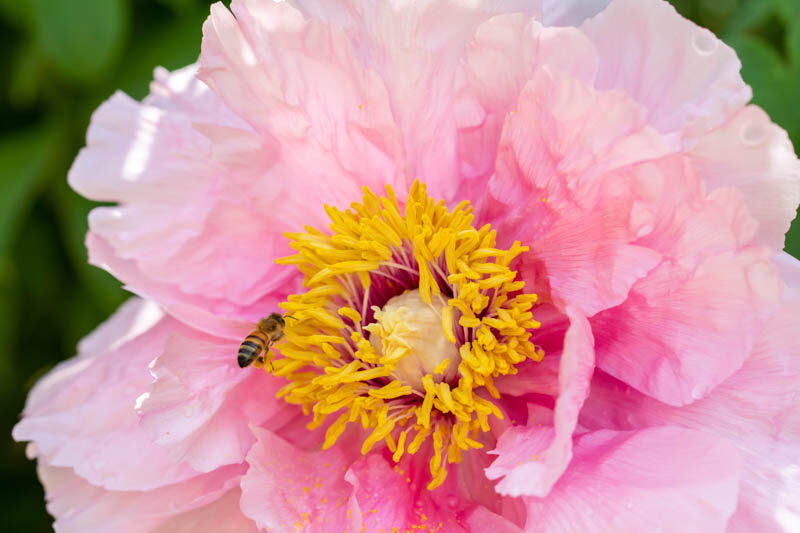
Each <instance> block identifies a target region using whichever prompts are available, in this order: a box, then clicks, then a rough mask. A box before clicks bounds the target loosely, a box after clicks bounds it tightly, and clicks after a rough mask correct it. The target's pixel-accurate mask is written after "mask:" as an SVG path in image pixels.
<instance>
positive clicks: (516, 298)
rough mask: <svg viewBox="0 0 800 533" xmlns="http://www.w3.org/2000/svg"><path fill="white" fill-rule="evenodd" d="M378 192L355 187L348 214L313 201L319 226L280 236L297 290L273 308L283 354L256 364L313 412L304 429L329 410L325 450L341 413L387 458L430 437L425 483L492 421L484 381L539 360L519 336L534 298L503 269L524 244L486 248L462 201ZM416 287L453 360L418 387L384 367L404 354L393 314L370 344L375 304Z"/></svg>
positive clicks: (526, 329) (420, 191)
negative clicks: (324, 226)
mask: <svg viewBox="0 0 800 533" xmlns="http://www.w3.org/2000/svg"><path fill="white" fill-rule="evenodd" d="M386 192H387V195H386V197H380V198H379V197H377V196H376V195H375V194H373V193H372V192H371V191H369V190H368V189H365V192H364V197H363V202H362V203H361V204H357V203H354V204H352V205H351V209H350V210H347V211H340V210H339V209H336V208H334V207H327V206H326V211H327V213H328V215H329V217H330V218H331V220H332V223H331V225H330V230H331V233H330V234H328V233H326V232H322V231H319V230H316V229H314V228H310V227H306V228H305V230H306V232H305V233H296V234H288V235H287V236H288V237H289V238H290V239H292V248H294V249H295V250H297V254H296V255H293V256H291V257H287V258H284V259H281V260H279V262H281V263H283V264H293V265H296V266H297V267H298V268H299V269H300V270H301V271H302V272H303V274H304V275H305V281H304V284H305V286H306V287H307V288H308V291H307V292H305V293H303V294H298V295H293V296H290V297H289V299H288V302H286V303H284V304H282V307H283V308H284V309H285V310H286V311H287V312H288V313H290V314H291V315H292V316H293V317H294V319H295V320H292V321H287V324H286V342H285V343H283V344H281V345H280V346H279V350H280V353H281V354H282V355H283V358H281V359H278V360H276V361H275V362H274V367H273V365H271V364H269V361H268V362H267V363H268V364H267V365H266V368H267V369H268V370H270V369H272V370H273V372H274V374H275V375H277V376H282V377H285V378H286V379H288V380H289V384H287V385H286V386H285V387H283V388H282V389H281V391H280V392H279V396H281V397H284V398H285V399H286V401H287V402H289V403H292V404H296V405H301V406H303V410H304V411H305V412H306V414H311V413H313V420H312V421H311V422H310V423H309V427H310V428H316V427H319V426H321V425H322V424H323V423H324V422H325V421H326V419H327V417H328V416H330V415H334V414H337V413H338V417H337V418H336V420H335V421H334V422H333V423H332V424H330V425H329V426H328V429H327V432H326V436H325V445H324V446H325V447H326V448H327V447H329V446H331V445H333V444H334V442H335V441H336V439H337V438H338V437H339V436H340V435H341V434H342V432H343V431H344V430H345V427H346V426H347V424H348V423H350V422H360V424H361V425H362V427H363V428H364V429H365V430H371V433H370V434H369V436H367V438H366V440H365V441H364V444H363V447H362V453H365V454H366V453H367V452H368V451H369V450H370V449H371V448H372V447H373V446H374V445H375V444H377V443H379V442H381V441H383V442H385V443H386V445H387V446H388V447H389V449H390V450H391V451H392V452H393V454H394V455H393V457H394V460H395V461H400V459H401V457H402V456H403V454H405V453H408V454H414V453H416V452H417V451H418V450H419V449H420V448H421V447H422V446H423V445H425V444H426V442H427V441H428V440H429V437H430V441H432V453H431V458H430V471H431V475H432V480H431V481H430V483H429V485H428V488H429V489H433V488H435V487H437V486H439V485H440V484H441V483H442V482H443V481H444V479H445V477H446V476H447V468H446V465H447V464H448V463H457V462H460V460H461V453H462V451H466V450H469V449H471V448H481V447H482V443H481V442H479V440H478V439H479V438H480V437H479V435H480V432H481V431H484V432H485V431H488V430H489V417H490V415H494V416H496V417H498V418H502V417H503V415H502V413H501V411H500V410H499V409H498V407H497V406H496V405H495V404H494V403H493V402H492V401H491V399H489V398H488V396H491V397H494V398H499V393H498V391H497V389H496V388H495V386H494V383H493V378H495V377H498V376H503V375H508V374H515V373H516V371H517V370H516V368H515V365H516V364H518V363H521V362H523V361H525V360H526V359H532V360H535V361H539V360H541V358H542V356H543V353H542V351H541V350H540V349H538V348H537V347H536V346H535V345H534V344H533V343H532V342H531V340H530V337H531V332H530V330H531V329H535V328H537V327H539V323H538V322H536V321H535V320H534V319H533V317H532V314H531V308H532V306H533V304H534V303H535V302H536V295H535V294H524V293H522V292H521V290H522V288H523V286H524V282H522V281H518V280H516V272H515V271H512V270H511V269H510V268H509V265H510V264H511V261H512V260H513V259H514V258H515V257H516V256H518V255H519V254H520V253H522V252H524V251H526V250H527V248H526V247H524V246H521V245H520V243H519V242H515V243H514V244H513V245H512V246H511V248H510V249H509V250H500V249H497V248H495V232H494V231H493V230H492V229H491V228H490V227H489V226H488V225H486V226H484V227H482V228H480V229H475V228H473V227H472V225H471V224H472V221H473V215H472V208H471V207H470V206H469V203H468V202H462V203H460V204H459V205H458V206H456V207H455V208H454V209H452V210H450V209H448V208H447V206H445V204H444V202H441V201H440V202H438V203H435V202H434V200H433V199H431V198H429V197H428V195H427V193H426V190H425V186H424V185H423V184H421V183H419V182H415V183H414V184H413V186H412V188H411V192H410V194H409V197H408V200H407V202H406V203H405V210H404V213H402V214H401V209H400V206H399V204H398V201H397V199H396V197H395V195H394V192H393V191H392V189H391V188H390V187H388V186H387V187H386ZM415 289H418V290H419V297H420V298H421V299H422V301H423V302H425V303H426V304H428V305H433V306H435V308H436V309H437V313H439V314H441V319H442V330H443V334H444V335H445V336H446V338H447V339H448V340H449V341H450V342H452V343H454V344H455V345H456V347H457V349H458V353H459V354H460V357H461V362H460V363H459V364H458V372H457V375H456V376H452V375H447V373H445V369H447V368H448V366H449V365H450V363H451V361H450V360H449V359H445V360H444V361H442V362H441V364H438V365H437V367H436V369H435V371H434V372H433V373H429V374H426V375H424V376H423V377H422V387H417V388H415V387H413V386H412V385H411V384H409V383H405V382H404V381H403V380H402V376H401V373H399V372H397V371H396V370H397V368H396V367H397V365H398V363H399V361H401V360H402V359H403V358H404V357H408V356H409V351H408V348H407V346H406V345H404V343H403V341H402V335H403V331H404V325H403V324H401V323H395V322H396V321H395V322H391V323H390V322H387V321H385V320H384V321H383V323H382V324H381V326H380V327H381V328H384V329H385V328H390V329H391V331H389V332H386V331H384V332H383V333H384V334H385V335H393V336H394V337H393V338H394V341H393V342H390V343H386V342H384V343H383V346H384V347H385V348H384V349H385V353H382V352H383V351H384V350H380V351H379V350H376V348H375V346H374V345H373V344H372V343H370V341H369V337H370V334H371V332H373V331H376V325H375V324H376V323H375V318H376V314H380V312H381V311H380V307H381V306H382V305H383V304H385V303H386V301H387V300H388V299H389V298H390V297H392V296H396V295H399V294H401V293H403V292H405V291H409V290H415ZM436 304H438V305H436ZM378 345H379V346H380V344H378ZM386 347H388V349H387V348H386ZM484 391H485V392H484ZM487 393H488V394H487Z"/></svg>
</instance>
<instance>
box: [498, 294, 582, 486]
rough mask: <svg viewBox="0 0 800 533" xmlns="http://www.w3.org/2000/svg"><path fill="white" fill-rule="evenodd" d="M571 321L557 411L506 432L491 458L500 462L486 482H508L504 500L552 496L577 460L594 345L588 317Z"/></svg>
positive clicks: (533, 413)
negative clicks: (576, 437)
mask: <svg viewBox="0 0 800 533" xmlns="http://www.w3.org/2000/svg"><path fill="white" fill-rule="evenodd" d="M567 316H568V317H569V319H570V327H569V329H568V330H567V332H566V334H565V336H564V351H563V352H562V354H561V358H560V368H559V375H558V383H559V394H558V398H557V399H556V402H555V410H554V411H553V412H552V413H551V412H550V411H549V409H545V408H542V407H538V406H535V407H533V408H532V409H531V410H530V412H529V416H528V425H527V427H522V426H515V427H512V428H510V429H508V430H506V432H505V433H503V434H502V435H501V436H500V439H499V440H498V442H497V448H496V449H495V450H493V451H492V452H490V453H492V454H495V455H497V456H498V457H497V459H495V461H494V462H493V463H492V465H491V466H490V467H489V468H487V469H486V477H488V478H489V479H498V478H501V477H502V478H503V479H502V480H501V481H500V482H499V483H498V484H497V486H496V490H497V491H498V492H499V493H500V494H503V495H508V496H522V495H537V496H545V495H547V493H548V492H549V491H550V489H551V488H552V487H553V484H554V483H555V482H556V481H557V480H558V478H559V476H561V474H562V473H563V472H564V470H565V469H566V468H567V465H568V464H569V462H570V458H571V457H572V434H573V432H574V431H575V427H576V425H577V422H578V413H579V411H580V409H581V406H582V405H583V401H584V399H585V398H586V396H587V395H588V393H589V381H590V380H591V377H592V372H593V370H594V349H593V345H594V340H593V338H592V330H591V328H590V327H589V322H588V321H587V320H586V317H584V316H583V315H582V314H581V313H580V312H579V311H577V310H575V309H572V308H567ZM531 392H535V391H531Z"/></svg>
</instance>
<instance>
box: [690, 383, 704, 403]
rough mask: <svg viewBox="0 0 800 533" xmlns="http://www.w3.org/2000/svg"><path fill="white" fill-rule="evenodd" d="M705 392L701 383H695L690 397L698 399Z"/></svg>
mask: <svg viewBox="0 0 800 533" xmlns="http://www.w3.org/2000/svg"><path fill="white" fill-rule="evenodd" d="M705 394H706V389H705V387H703V386H702V385H695V387H694V388H693V389H692V398H694V399H695V400H699V399H700V398H702V397H703V396H705Z"/></svg>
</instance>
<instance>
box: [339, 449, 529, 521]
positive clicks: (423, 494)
mask: <svg viewBox="0 0 800 533" xmlns="http://www.w3.org/2000/svg"><path fill="white" fill-rule="evenodd" d="M479 463H480V461H479V460H478V461H476V457H475V456H474V454H471V455H468V456H466V457H464V462H462V463H461V464H459V465H453V466H451V467H450V473H449V474H448V476H447V479H446V480H445V482H444V484H443V485H441V486H440V487H438V488H437V489H436V490H435V491H428V490H426V489H425V485H426V484H427V482H428V480H429V477H430V474H429V473H428V465H427V461H426V460H425V459H424V458H423V457H418V458H417V457H415V458H414V459H413V460H411V461H409V460H408V459H407V458H406V459H404V460H403V461H401V462H400V464H395V463H394V461H393V460H392V459H391V457H390V456H389V454H388V453H386V454H379V453H371V454H369V455H368V456H367V457H365V458H361V459H359V460H358V461H356V462H355V463H353V464H352V465H351V466H350V468H349V469H348V471H347V473H346V474H345V479H346V480H347V481H348V482H349V483H350V484H352V485H353V492H352V495H351V496H350V501H349V504H348V517H349V518H350V522H349V528H350V530H353V531H380V530H382V529H383V530H386V531H391V530H392V529H393V528H396V529H397V530H399V531H409V530H414V531H416V530H428V531H450V532H466V531H470V532H475V533H478V532H482V531H485V530H484V529H481V527H482V525H483V524H485V523H487V522H490V521H492V522H493V523H494V524H495V526H494V527H496V528H498V530H500V531H504V529H503V528H505V530H506V531H509V532H510V531H514V530H515V529H514V528H516V530H517V531H518V530H519V529H518V526H517V525H516V524H515V521H516V522H517V523H519V524H521V523H522V522H523V521H524V510H522V509H519V505H516V504H517V503H518V502H514V501H512V500H511V499H510V498H500V497H498V496H497V495H496V494H495V493H494V491H493V490H492V487H491V485H490V484H489V483H487V482H486V479H485V477H484V475H483V470H482V468H475V466H477V465H478V464H479ZM484 489H485V492H486V493H487V494H488V496H483V494H481V493H482V492H483V491H484ZM489 507H491V510H490V509H489ZM498 513H499V514H498ZM495 519H496V520H495ZM493 530H494V529H493Z"/></svg>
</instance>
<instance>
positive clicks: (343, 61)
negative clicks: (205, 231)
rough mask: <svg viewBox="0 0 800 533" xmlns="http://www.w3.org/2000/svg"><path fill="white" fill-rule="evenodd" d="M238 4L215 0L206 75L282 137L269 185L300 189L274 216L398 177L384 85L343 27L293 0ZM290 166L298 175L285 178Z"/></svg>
mask: <svg viewBox="0 0 800 533" xmlns="http://www.w3.org/2000/svg"><path fill="white" fill-rule="evenodd" d="M232 8H233V11H234V13H235V14H236V18H234V17H233V15H232V14H231V13H230V12H229V11H228V10H227V9H226V8H225V7H223V6H222V4H215V5H214V6H212V8H211V17H210V18H209V19H208V21H207V22H206V23H205V25H204V27H203V36H204V37H203V47H202V54H201V58H200V64H201V70H200V74H199V76H200V78H201V79H202V80H203V81H204V82H206V83H207V84H208V85H209V86H210V87H211V88H212V89H213V90H214V91H215V92H216V93H217V94H218V95H219V96H220V98H221V99H222V100H223V101H225V103H226V104H227V105H228V106H229V107H230V108H231V109H232V110H234V112H236V113H238V114H239V115H240V116H242V117H245V118H246V120H247V121H248V122H249V123H250V124H251V125H252V126H253V127H254V128H255V129H256V130H257V131H259V132H260V133H261V134H262V135H264V136H266V137H268V138H272V137H275V138H276V139H278V140H279V141H280V143H281V146H280V158H279V160H275V161H272V164H273V168H272V171H273V172H275V174H274V175H273V176H271V178H272V179H271V180H270V181H271V182H272V183H271V184H270V185H269V186H271V187H272V188H277V190H278V191H279V190H280V189H281V188H288V187H289V185H291V191H292V192H291V193H288V191H287V192H286V193H285V194H284V200H285V202H273V208H274V209H275V210H276V215H279V214H282V213H286V214H287V215H289V216H290V217H291V219H294V218H295V217H296V216H297V214H296V213H297V209H296V208H297V207H300V208H301V212H304V213H305V212H309V213H314V212H316V213H317V214H316V215H313V216H317V217H318V216H319V215H320V214H322V215H324V211H323V209H322V207H323V204H325V203H328V204H330V205H349V203H350V202H351V201H352V199H353V198H357V197H359V195H360V194H359V190H360V187H361V186H364V185H366V186H370V187H371V188H372V189H373V190H382V188H383V186H384V185H385V184H386V183H390V184H393V185H396V184H398V179H400V176H399V175H398V169H399V167H401V166H402V162H401V161H400V160H401V158H402V154H403V148H402V144H401V142H402V139H401V136H400V132H399V130H398V129H397V127H396V126H395V124H394V120H393V116H392V111H391V109H390V107H389V101H388V95H387V93H386V88H385V87H384V85H383V82H382V81H381V79H380V77H379V76H378V75H377V74H376V73H375V72H374V71H369V70H366V69H364V68H363V67H362V66H361V65H360V63H359V61H358V57H357V56H356V51H355V50H354V49H353V47H352V45H351V44H350V43H349V42H348V39H347V37H346V36H345V34H344V33H343V32H342V31H340V30H337V29H335V28H331V27H330V26H328V25H326V24H324V23H321V22H320V21H318V20H309V21H304V20H303V16H302V14H301V13H300V12H299V11H298V10H297V9H296V8H294V7H292V6H290V5H289V4H287V3H280V4H278V3H273V2H260V3H256V2H250V1H239V2H234V3H233V6H232ZM287 175H291V176H292V180H291V184H289V182H286V183H284V184H283V185H281V184H280V182H281V181H282V180H280V179H279V176H287ZM323 184H324V186H321V185H323ZM264 185H265V186H267V184H266V183H265V184H264ZM397 188H398V189H400V190H403V189H404V188H405V187H404V183H403V182H400V186H399V187H397ZM300 191H307V192H312V191H313V194H311V195H309V194H302V193H300ZM276 192H277V191H276ZM398 194H399V193H398ZM309 202H310V203H309ZM306 223H308V221H306ZM301 227H302V225H299V226H297V229H299V228H301Z"/></svg>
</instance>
